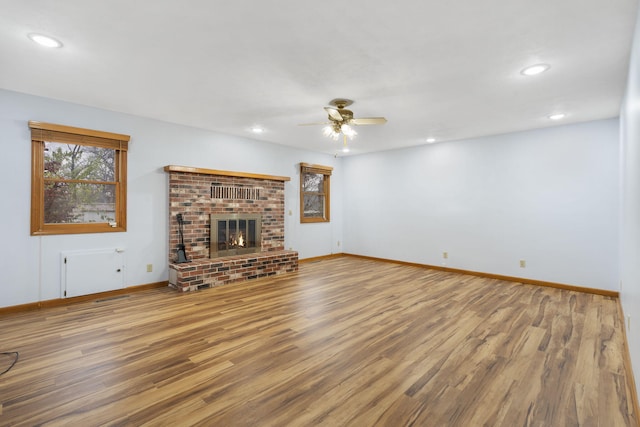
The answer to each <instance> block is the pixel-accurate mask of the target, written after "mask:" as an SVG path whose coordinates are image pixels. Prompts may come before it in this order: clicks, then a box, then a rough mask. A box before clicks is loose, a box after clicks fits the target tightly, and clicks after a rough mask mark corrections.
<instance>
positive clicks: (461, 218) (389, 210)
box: [344, 119, 619, 291]
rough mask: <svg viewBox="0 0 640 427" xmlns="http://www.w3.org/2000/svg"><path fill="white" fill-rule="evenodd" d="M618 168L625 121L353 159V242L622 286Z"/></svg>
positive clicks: (514, 272)
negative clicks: (620, 129) (522, 262)
mask: <svg viewBox="0 0 640 427" xmlns="http://www.w3.org/2000/svg"><path fill="white" fill-rule="evenodd" d="M618 170H619V169H618V120H616V119H610V120H604V121H597V122H589V123H583V124H577V125H566V126H557V127H552V128H547V129H540V130H533V131H527V132H519V133H511V134H505V135H497V136H491V137H485V138H478V139H473V140H463V141H454V142H445V143H436V144H431V145H425V146H420V147H415V148H409V149H404V150H394V151H388V152H382V153H376V154H370V155H363V156H358V157H349V158H346V159H345V160H344V171H345V176H344V183H345V189H344V194H345V205H344V209H345V218H344V240H345V247H344V251H345V252H347V253H355V254H361V255H368V256H374V257H381V258H387V259H395V260H401V261H407V262H415V263H420V264H429V265H446V266H448V267H452V268H460V269H465V270H471V271H478V272H487V273H494V274H501V275H507V276H515V277H523V278H529V279H536V280H543V281H550V282H556V283H565V284H569V285H575V286H584V287H590V288H598V289H606V290H614V291H617V290H618V239H617V236H618V234H617V233H618ZM443 251H447V252H448V255H449V258H448V259H446V260H445V259H443V257H442V252H443ZM521 259H524V260H525V261H526V268H520V266H519V260H521Z"/></svg>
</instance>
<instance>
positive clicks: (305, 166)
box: [300, 163, 333, 223]
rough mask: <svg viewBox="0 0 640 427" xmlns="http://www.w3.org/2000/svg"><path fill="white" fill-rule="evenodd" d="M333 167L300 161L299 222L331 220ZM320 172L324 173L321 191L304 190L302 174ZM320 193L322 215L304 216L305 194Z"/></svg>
mask: <svg viewBox="0 0 640 427" xmlns="http://www.w3.org/2000/svg"><path fill="white" fill-rule="evenodd" d="M332 171H333V168H332V167H330V166H321V165H313V164H309V163H300V222H301V223H317V222H330V221H331V179H330V178H331V172H332ZM306 173H310V174H321V175H324V180H323V189H322V192H320V193H317V192H305V191H304V174H306ZM308 194H313V195H321V196H323V197H324V215H323V216H322V217H305V216H304V198H305V195H308Z"/></svg>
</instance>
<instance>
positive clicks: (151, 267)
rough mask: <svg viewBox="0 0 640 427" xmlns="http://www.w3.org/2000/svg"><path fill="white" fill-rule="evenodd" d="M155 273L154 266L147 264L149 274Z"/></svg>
mask: <svg viewBox="0 0 640 427" xmlns="http://www.w3.org/2000/svg"><path fill="white" fill-rule="evenodd" d="M152 271H153V264H147V273H151V272H152Z"/></svg>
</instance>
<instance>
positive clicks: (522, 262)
mask: <svg viewBox="0 0 640 427" xmlns="http://www.w3.org/2000/svg"><path fill="white" fill-rule="evenodd" d="M526 266H527V261H525V260H523V259H521V260H520V268H526Z"/></svg>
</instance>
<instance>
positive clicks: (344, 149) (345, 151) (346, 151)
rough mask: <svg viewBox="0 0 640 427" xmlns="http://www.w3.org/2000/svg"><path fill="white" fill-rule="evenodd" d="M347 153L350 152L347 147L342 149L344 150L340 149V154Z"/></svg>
mask: <svg viewBox="0 0 640 427" xmlns="http://www.w3.org/2000/svg"><path fill="white" fill-rule="evenodd" d="M349 151H350V150H349V147H344V148H343V149H342V152H343V153H348V152H349Z"/></svg>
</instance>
